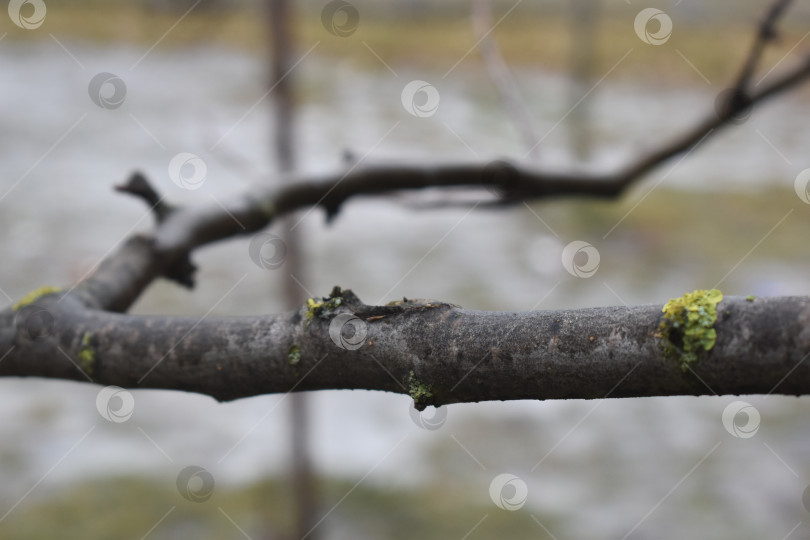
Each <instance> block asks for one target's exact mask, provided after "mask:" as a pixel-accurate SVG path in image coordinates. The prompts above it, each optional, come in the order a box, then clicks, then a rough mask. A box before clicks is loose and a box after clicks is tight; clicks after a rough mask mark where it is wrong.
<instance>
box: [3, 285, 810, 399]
mask: <svg viewBox="0 0 810 540" xmlns="http://www.w3.org/2000/svg"><path fill="white" fill-rule="evenodd" d="M338 300H339V302H338ZM717 311H718V318H717V322H716V323H715V324H714V328H715V330H716V332H717V341H716V344H715V346H714V348H712V349H711V350H710V351H708V352H705V351H701V354H700V355H698V360H697V361H695V362H693V363H690V364H689V365H688V368H687V369H686V370H684V369H683V367H682V362H681V361H679V360H678V358H672V357H671V356H668V355H667V354H666V353H665V352H664V351H665V347H664V345H666V343H665V340H666V339H667V338H664V337H662V336H661V333H660V328H659V325H660V322H661V317H662V312H661V306H660V305H644V306H631V307H605V308H592V309H581V310H561V311H534V312H524V313H515V312H489V311H471V310H466V309H463V308H460V307H458V306H453V305H450V304H444V303H441V302H433V301H403V302H399V303H397V304H395V305H389V306H368V305H365V304H363V303H362V302H360V300H358V299H357V297H356V296H354V295H353V294H352V293H351V292H350V291H340V290H339V289H336V290H335V291H333V294H332V295H331V296H330V297H329V298H327V299H324V301H323V303H322V304H321V305H320V306H319V307H316V308H312V307H309V308H307V307H301V308H300V309H298V310H296V311H293V312H289V313H284V314H278V315H267V316H255V317H231V318H213V317H212V318H206V319H203V320H198V319H192V318H181V317H144V316H132V315H117V314H110V313H106V312H100V311H97V310H90V309H87V308H85V307H84V306H83V305H82V304H81V303H80V302H78V301H76V300H75V299H72V298H70V297H69V295H68V296H66V297H64V298H63V299H62V300H61V301H59V295H51V296H47V297H44V298H42V299H41V300H40V301H38V302H37V303H36V304H33V305H31V306H29V307H28V308H27V309H26V308H21V310H19V311H18V312H17V313H9V312H5V313H3V314H2V315H0V328H2V330H0V342H2V343H14V344H15V347H13V348H12V349H10V350H8V352H7V353H6V356H5V357H4V359H3V361H2V362H0V375H3V376H37V377H55V378H61V379H75V380H86V379H90V380H92V381H93V382H95V383H99V384H105V385H111V384H114V385H118V386H122V387H139V388H168V389H175V390H186V391H192V392H200V393H203V394H208V395H211V396H213V397H215V398H217V399H219V400H230V399H236V398H241V397H247V396H254V395H259V394H267V393H276V392H288V391H291V390H295V391H304V390H320V389H369V390H385V391H389V392H397V393H404V394H410V395H411V396H412V397H414V399H415V401H416V404H417V406H418V407H420V408H421V407H425V406H427V405H442V404H446V403H457V402H470V401H484V400H510V399H564V398H565V399H569V398H576V399H592V398H605V397H641V396H667V395H703V394H748V393H757V394H770V393H780V394H807V393H810V362H806V361H805V359H806V358H807V356H808V355H810V299H808V298H799V297H785V298H763V299H756V300H753V301H751V300H747V299H745V298H734V297H732V298H726V299H724V300H723V301H722V302H721V303H720V304H718V309H717ZM308 313H309V315H308ZM15 319H16V320H15Z"/></svg>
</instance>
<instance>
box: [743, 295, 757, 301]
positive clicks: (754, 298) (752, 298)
mask: <svg viewBox="0 0 810 540" xmlns="http://www.w3.org/2000/svg"><path fill="white" fill-rule="evenodd" d="M745 299H746V300H748V301H749V302H753V301H754V300H756V299H757V297H756V296H754V295H753V294H749V295H748V296H746V297H745Z"/></svg>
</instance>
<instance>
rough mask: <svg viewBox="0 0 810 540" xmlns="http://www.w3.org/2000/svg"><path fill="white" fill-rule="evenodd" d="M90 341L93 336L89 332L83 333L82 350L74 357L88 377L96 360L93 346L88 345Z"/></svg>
mask: <svg viewBox="0 0 810 540" xmlns="http://www.w3.org/2000/svg"><path fill="white" fill-rule="evenodd" d="M92 339H93V334H92V333H91V332H85V333H84V335H83V336H82V348H81V350H80V351H79V354H78V356H77V357H76V358H77V360H78V361H79V367H81V368H82V370H83V371H84V372H85V373H87V374H88V375H92V374H93V362H94V361H95V359H96V351H95V350H93V346H92V345H91V343H90V341H91V340H92Z"/></svg>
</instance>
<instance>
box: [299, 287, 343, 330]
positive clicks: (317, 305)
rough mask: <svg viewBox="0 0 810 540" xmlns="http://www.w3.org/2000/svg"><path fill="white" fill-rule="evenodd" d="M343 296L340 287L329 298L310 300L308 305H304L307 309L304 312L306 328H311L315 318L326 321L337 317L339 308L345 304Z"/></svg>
mask: <svg viewBox="0 0 810 540" xmlns="http://www.w3.org/2000/svg"><path fill="white" fill-rule="evenodd" d="M341 294H342V291H341V290H340V287H335V288H333V289H332V292H331V293H330V295H329V296H327V297H325V298H323V299H321V300H315V299H314V298H308V299H307V303H306V304H305V305H304V308H306V311H304V319H305V321H304V326H305V327H306V326H309V325H310V323H311V322H312V321H313V320H315V317H318V318H320V319H326V320H329V319H331V318H332V316H334V315H335V311H336V310H337V308H338V307H340V305H341V304H342V303H343V298H342V296H341Z"/></svg>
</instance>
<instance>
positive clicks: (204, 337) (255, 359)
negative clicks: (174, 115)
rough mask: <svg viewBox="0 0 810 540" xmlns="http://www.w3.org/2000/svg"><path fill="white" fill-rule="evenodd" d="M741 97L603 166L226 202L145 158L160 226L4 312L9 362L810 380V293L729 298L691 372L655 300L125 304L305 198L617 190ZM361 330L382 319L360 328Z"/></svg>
mask: <svg viewBox="0 0 810 540" xmlns="http://www.w3.org/2000/svg"><path fill="white" fill-rule="evenodd" d="M786 4H787V2H785V1H784V0H778V1H777V2H776V3H775V4H774V6H775V7H774V8H772V10H771V11H770V12H769V15H768V16H767V17H766V18H765V22H763V24H762V26H761V27H760V36H759V38H758V41H757V42H756V43H760V42H761V43H764V42H766V41H768V40H769V39H770V36H772V35H773V32H774V29H773V26H774V24H775V22H776V19H777V18H778V16H779V15H780V14H781V13H782V10H783V8H784V6H785V5H786ZM760 52H761V46H760V45H756V44H755V46H754V48H753V49H752V53H751V58H753V59H752V60H749V62H748V64H747V66H749V65H750V66H752V67H750V68H749V67H746V68H744V70H743V72H742V75H741V77H740V78H739V79H738V81H737V88H738V89H743V90H745V91H746V92H747V86H748V81H749V80H750V73H749V72H750V71H751V70H752V69H753V66H755V64H756V60H757V58H758V57H759V55H760ZM808 75H810V58H806V59H804V61H803V62H802V63H800V64H799V65H798V66H796V67H794V68H793V69H792V70H789V71H788V72H786V73H784V74H783V75H781V76H779V77H777V78H775V79H774V80H772V81H771V82H770V83H769V84H767V85H763V86H762V87H761V88H760V89H759V90H758V91H757V92H752V93H746V94H745V95H746V103H745V104H744V105H745V107H751V106H754V105H757V104H759V103H760V102H762V101H764V100H765V99H767V98H769V97H773V96H775V95H777V94H779V93H781V92H784V91H786V90H788V89H790V88H793V87H795V86H797V85H798V84H800V83H802V82H803V81H804V80H805V79H807V77H808ZM739 106H740V105H739V103H737V102H734V103H733V104H732V105H731V106H728V107H721V108H719V109H718V110H719V112H718V113H717V114H715V115H712V116H710V117H709V118H707V119H706V120H704V121H703V122H702V123H700V124H699V125H697V126H695V127H694V128H693V129H692V130H690V131H688V132H687V133H685V134H684V135H682V136H681V137H680V138H678V139H676V140H674V141H672V142H670V143H668V144H665V145H662V146H661V147H660V148H658V149H656V150H654V151H652V152H650V153H649V154H647V155H644V156H641V157H640V158H639V159H637V160H635V161H633V162H631V163H630V164H628V165H627V166H626V167H624V168H622V169H619V170H618V171H617V172H614V173H613V174H605V175H574V174H563V173H552V172H546V171H539V170H536V169H529V168H524V167H521V166H515V165H510V164H507V163H504V162H493V163H489V164H455V165H416V166H415V165H387V166H383V165H376V166H375V165H371V166H362V167H359V166H358V167H355V168H352V169H350V170H349V171H348V172H346V173H344V174H335V175H331V176H326V177H322V178H315V179H313V178H296V179H295V181H292V182H285V183H283V185H282V187H281V188H278V189H275V190H269V189H264V190H260V191H257V192H255V193H251V194H246V195H242V196H240V197H237V198H235V199H234V200H232V201H231V202H228V203H226V204H223V205H219V204H217V205H212V206H210V207H190V208H185V207H173V206H169V205H167V204H165V203H164V202H163V198H162V197H161V196H160V195H159V194H158V193H157V192H156V191H155V190H154V189H153V188H152V187H151V186H149V184H148V183H147V182H146V180H145V178H143V177H142V176H140V175H137V174H136V175H135V176H133V177H132V178H131V179H130V181H129V182H128V183H127V184H125V185H124V186H123V187H121V188H120V189H121V190H122V191H124V192H127V193H130V194H133V195H135V196H137V197H139V198H141V199H142V200H144V201H145V202H146V203H147V204H148V205H150V207H151V208H152V209H153V211H154V212H155V215H156V218H157V225H156V227H155V229H154V231H153V232H152V234H150V235H148V236H144V235H137V236H133V237H131V238H130V239H129V240H127V241H126V242H125V243H124V245H123V246H122V248H121V249H120V250H119V251H118V252H117V253H115V254H113V255H111V256H110V257H108V258H106V259H105V260H104V261H103V262H102V264H101V265H100V267H99V268H98V270H97V271H96V272H95V273H94V274H93V275H92V276H90V277H89V278H88V279H86V280H84V281H83V282H81V283H79V284H77V285H76V286H75V287H74V288H73V289H71V290H69V291H67V292H63V293H59V294H47V295H45V296H43V297H42V298H40V299H28V300H27V301H26V302H23V304H27V305H21V306H17V307H16V308H11V309H7V310H5V311H3V312H0V375H6V376H40V377H57V378H65V379H78V380H83V379H90V380H92V381H93V382H97V383H101V384H117V385H120V386H128V387H147V386H148V387H154V388H173V389H178V390H188V391H195V392H202V393H206V394H209V395H212V396H214V397H216V398H217V399H234V398H238V397H244V396H250V395H256V394H263V393H271V392H287V391H291V390H314V389H325V388H365V389H376V390H388V391H393V392H405V393H410V394H411V395H412V396H414V398H415V400H416V401H417V404H418V405H420V406H425V405H427V404H435V405H439V404H443V403H452V402H460V401H480V400H490V399H524V398H532V399H550V398H601V397H629V396H651V395H675V394H703V393H718V394H726V393H770V392H780V393H795V394H799V393H810V367H808V366H807V365H805V362H804V359H805V357H806V356H807V355H808V354H810V352H808V349H809V347H810V324H808V322H810V299H808V298H773V299H764V300H757V301H755V302H753V303H751V302H746V301H744V300H743V299H738V298H729V299H726V300H724V301H723V303H722V304H721V306H722V309H721V310H720V316H719V318H718V321H717V323H716V329H717V333H718V338H717V343H716V346H715V347H714V349H712V350H711V351H709V352H708V353H705V354H704V355H703V356H704V357H703V358H702V359H701V360H700V362H697V363H696V364H695V365H694V366H692V365H689V366H688V367H689V370H687V372H683V371H682V370H681V368H680V365H679V364H678V362H674V361H672V360H671V359H667V358H666V355H664V354H663V352H662V339H664V338H662V337H661V336H660V335H659V334H658V327H659V323H660V318H661V311H660V308H659V307H658V306H636V307H629V308H597V309H588V310H577V311H546V312H528V313H493V312H477V311H469V310H464V309H461V308H458V307H456V306H450V305H447V304H442V303H438V302H434V303H429V302H407V301H406V302H402V303H399V304H397V305H394V306H376V307H375V306H366V305H364V304H362V302H360V301H359V300H357V298H356V297H354V295H351V294H350V293H349V292H344V293H343V294H342V295H341V294H340V293H338V296H334V295H333V296H332V297H331V298H329V299H325V303H324V304H323V305H312V306H310V307H309V308H301V309H299V310H297V311H294V312H291V313H286V314H280V315H273V316H263V317H241V318H233V319H219V318H204V319H202V320H196V319H184V318H166V317H141V316H125V315H119V314H116V313H112V312H124V311H126V310H127V309H128V308H129V306H130V305H132V303H133V302H134V301H135V300H136V299H137V298H138V296H139V295H140V294H141V293H142V292H143V290H144V289H145V288H146V287H147V286H148V285H149V284H150V283H151V282H152V281H153V280H154V279H156V278H157V277H160V276H164V277H168V278H170V279H173V280H175V281H177V282H179V283H181V284H184V285H186V286H189V287H190V286H192V285H193V273H194V267H193V265H192V264H191V261H190V254H191V253H192V252H193V251H194V250H195V249H196V248H198V247H200V246H202V245H204V244H208V243H211V242H215V241H218V240H223V239H226V238H229V237H233V236H236V235H239V234H244V233H246V232H247V233H250V232H255V231H258V230H260V229H262V228H263V227H265V226H267V225H268V224H270V223H272V222H273V221H274V220H275V219H276V218H278V217H279V216H282V215H285V214H289V213H291V212H293V211H296V210H299V209H302V208H308V207H313V206H320V207H322V208H324V209H325V210H326V212H327V216H328V217H331V216H334V215H335V214H336V213H337V212H338V210H339V209H340V207H341V206H342V205H343V203H344V202H345V201H346V200H348V199H350V198H351V197H355V196H363V195H365V196H368V195H381V194H386V193H391V192H396V191H401V190H415V189H424V188H427V187H433V188H446V189H451V188H452V189H460V188H468V189H469V188H489V189H490V190H492V192H494V193H496V195H495V201H496V202H497V203H499V204H508V203H514V202H515V201H521V200H527V199H537V198H547V197H553V196H564V195H565V196H592V197H616V196H618V195H619V194H621V193H622V192H623V191H624V190H625V189H626V188H627V187H628V186H629V185H630V184H631V183H633V182H636V181H638V180H639V179H640V178H642V177H643V176H644V175H645V174H646V173H648V172H649V171H650V170H652V169H653V168H655V167H657V166H660V165H661V164H662V163H663V162H665V161H666V160H668V159H670V158H672V157H673V156H675V155H678V154H680V153H683V152H685V151H686V150H689V149H691V148H693V147H695V146H696V145H698V144H700V143H701V142H702V141H704V140H705V139H706V138H708V137H709V136H711V135H713V134H714V133H716V132H717V131H718V130H719V128H721V127H724V126H726V125H728V124H729V123H733V120H734V117H735V115H736V114H738V113H739V112H740V109H739ZM337 299H339V300H340V302H339V303H335V300H337ZM338 304H339V305H338ZM324 306H331V307H329V309H326V308H325V307H324ZM352 314H353V315H352ZM347 317H348V319H347ZM352 317H356V318H352ZM349 319H351V320H352V321H356V322H354V323H352V324H353V325H354V326H352V325H350V326H351V327H352V328H354V329H355V334H354V335H353V336H348V337H347V336H344V335H343V334H341V333H340V332H338V334H335V333H334V332H331V333H330V329H331V326H332V325H333V324H334V323H335V321H342V322H341V324H340V325H339V326H340V328H342V327H343V323H347V322H348V321H349ZM358 325H359V326H358ZM340 328H339V329H338V330H340ZM361 330H363V331H366V332H367V335H364V336H360V335H359V334H358V333H357V332H359V331H361ZM347 343H349V344H351V346H347ZM355 345H359V346H358V347H355Z"/></svg>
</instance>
